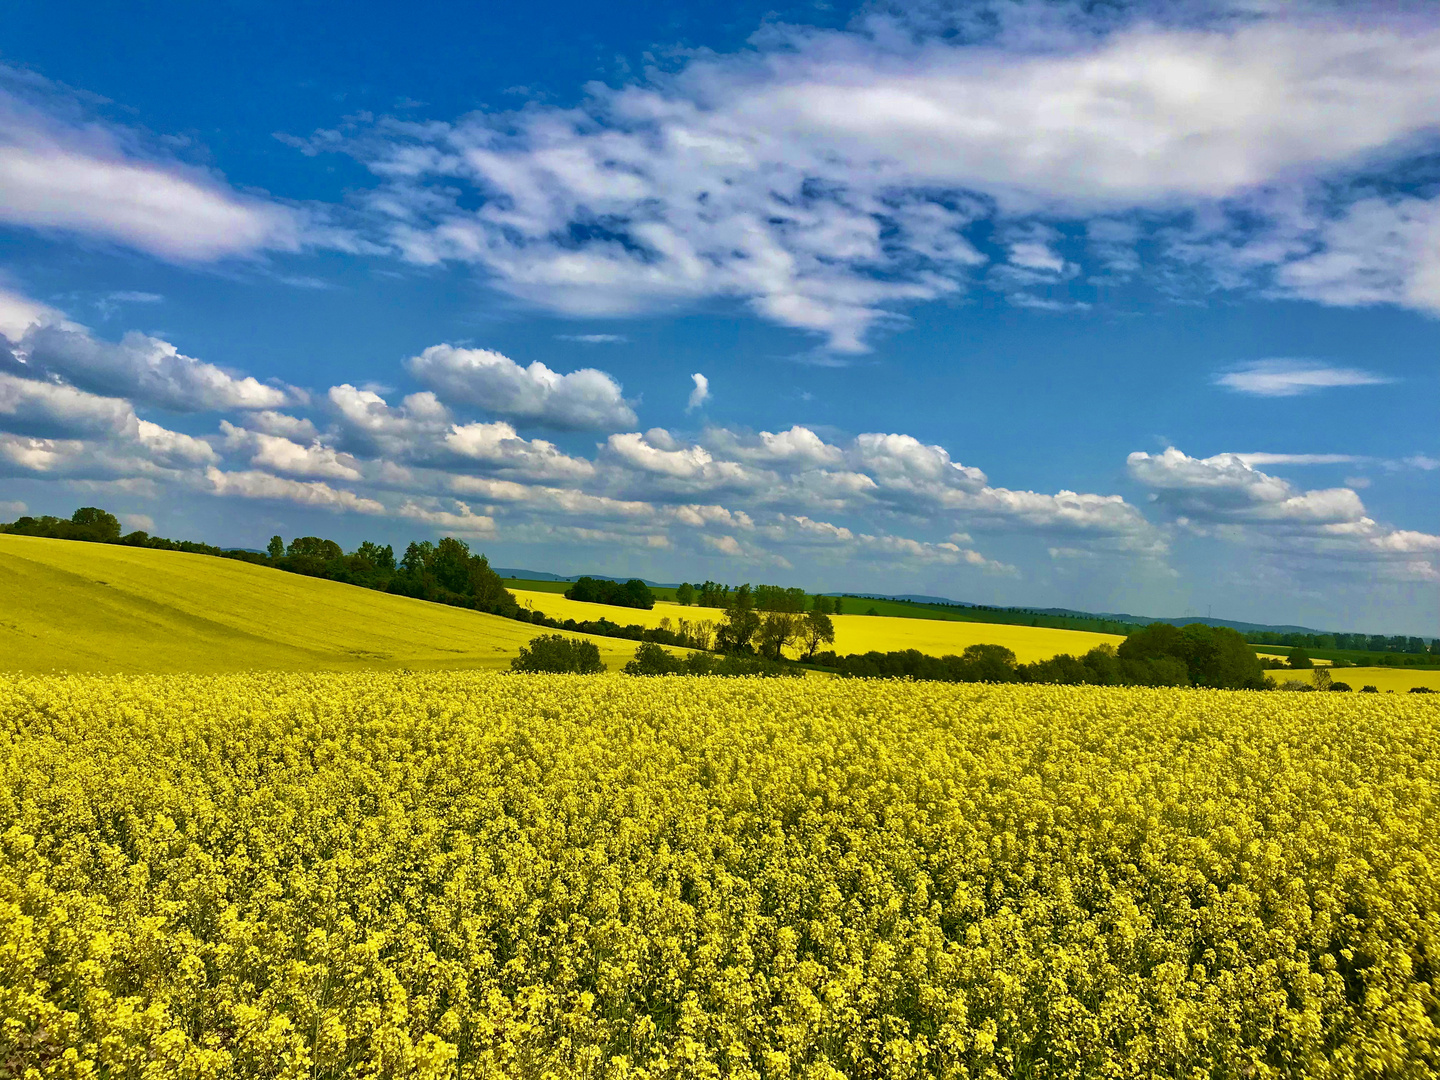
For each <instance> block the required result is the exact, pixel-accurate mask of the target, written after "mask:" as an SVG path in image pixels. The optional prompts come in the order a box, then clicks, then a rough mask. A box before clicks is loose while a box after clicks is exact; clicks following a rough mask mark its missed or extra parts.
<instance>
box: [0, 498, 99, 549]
mask: <svg viewBox="0 0 1440 1080" xmlns="http://www.w3.org/2000/svg"><path fill="white" fill-rule="evenodd" d="M0 532H8V533H14V534H16V535H18V536H45V537H50V538H51V539H54V540H86V541H89V542H90V543H95V544H114V543H117V542H119V540H120V521H119V519H118V518H116V517H115V515H114V514H111V513H108V512H107V511H104V510H101V509H100V508H99V507H97V506H82V507H80V509H78V510H76V511H75V513H73V514H71V515H70V520H69V521H66V520H65V519H64V518H57V517H51V516H50V515H48V514H47V515H45V516H44V517H38V518H34V517H22V518H18V519H17V520H15V521H13V522H11V523H10V524H9V525H3V526H0Z"/></svg>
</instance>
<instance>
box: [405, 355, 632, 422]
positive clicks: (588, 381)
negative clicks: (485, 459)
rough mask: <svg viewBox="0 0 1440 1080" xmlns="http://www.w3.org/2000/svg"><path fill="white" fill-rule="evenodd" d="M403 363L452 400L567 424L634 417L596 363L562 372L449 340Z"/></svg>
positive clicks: (517, 416)
mask: <svg viewBox="0 0 1440 1080" xmlns="http://www.w3.org/2000/svg"><path fill="white" fill-rule="evenodd" d="M406 367H407V368H408V369H409V370H410V373H411V374H412V375H414V376H415V378H417V379H419V380H420V381H421V382H422V383H424V384H425V385H427V386H429V387H430V388H431V389H433V390H435V391H436V393H438V394H439V396H440V397H441V398H442V399H443V400H445V401H447V402H450V403H451V404H465V405H478V406H479V407H480V408H482V409H488V410H489V411H490V412H493V413H498V414H500V415H501V416H507V417H513V418H515V419H519V420H529V421H533V422H535V423H538V424H541V425H544V426H547V427H553V428H560V429H566V430H577V431H589V430H595V431H614V430H615V429H617V428H622V427H629V426H632V425H633V424H634V423H635V411H634V410H633V409H631V407H630V405H629V404H628V403H627V402H626V401H625V398H624V397H623V396H622V394H621V391H620V384H619V383H618V382H616V381H615V379H614V378H613V377H612V376H610V375H607V374H606V373H605V372H603V371H598V370H596V369H595V368H581V369H580V370H578V371H572V372H570V373H569V374H568V375H561V374H559V373H557V372H554V371H551V370H550V369H549V368H548V367H546V366H545V365H544V364H542V363H540V362H539V361H538V360H537V361H535V362H534V363H532V364H531V365H530V366H529V367H524V368H522V367H521V366H520V365H519V364H517V363H515V361H514V360H511V359H510V358H509V357H508V356H503V355H501V354H500V353H498V352H493V351H491V350H489V349H458V348H455V347H454V346H452V345H432V346H431V347H430V348H428V349H426V350H425V351H424V352H423V353H421V354H420V355H419V356H415V357H411V359H410V360H408V361H407V362H406Z"/></svg>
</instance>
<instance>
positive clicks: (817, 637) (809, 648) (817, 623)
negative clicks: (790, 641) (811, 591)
mask: <svg viewBox="0 0 1440 1080" xmlns="http://www.w3.org/2000/svg"><path fill="white" fill-rule="evenodd" d="M815 599H816V600H817V601H819V600H823V599H824V597H820V596H817V597H816V598H815ZM800 637H801V640H802V641H804V642H805V658H806V659H807V660H809V659H813V658H814V656H815V650H816V649H818V648H820V646H821V645H833V644H835V624H834V623H833V622H831V621H830V616H829V615H827V614H826V613H825V612H823V611H821V610H820V609H819V607H816V608H815V609H814V610H813V611H811V612H810V613H809V614H807V615H806V616H805V621H804V624H803V627H802V629H801V635H800Z"/></svg>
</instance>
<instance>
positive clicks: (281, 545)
mask: <svg viewBox="0 0 1440 1080" xmlns="http://www.w3.org/2000/svg"><path fill="white" fill-rule="evenodd" d="M265 554H267V555H269V556H270V558H272V559H283V558H284V557H285V541H284V540H283V539H281V538H280V537H278V536H272V537H270V543H269V544H267V545H266V546H265Z"/></svg>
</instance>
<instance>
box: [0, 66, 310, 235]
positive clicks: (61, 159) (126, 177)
mask: <svg viewBox="0 0 1440 1080" xmlns="http://www.w3.org/2000/svg"><path fill="white" fill-rule="evenodd" d="M78 111H79V110H78V109H77V108H76V106H75V103H74V102H73V101H72V100H69V99H68V98H67V97H66V95H65V94H64V93H63V91H61V90H60V89H59V88H58V87H55V86H53V85H49V84H43V83H41V82H40V81H39V80H37V79H35V78H34V77H33V76H32V77H28V78H26V79H24V80H19V79H16V78H14V77H13V73H12V72H11V71H10V70H9V69H6V68H3V67H0V221H4V222H5V223H7V224H10V225H19V226H22V227H25V228H30V229H40V230H45V231H60V232H67V233H77V234H80V235H84V236H88V237H93V238H96V239H100V240H106V241H110V242H113V243H117V244H122V245H124V246H126V247H130V248H135V249H137V250H139V251H144V252H147V253H149V254H151V255H156V256H159V257H160V258H163V259H170V260H176V261H185V262H209V261H213V260H215V259H221V258H225V257H228V256H243V255H252V254H254V253H256V252H260V251H265V250H279V251H295V250H298V249H299V248H300V246H301V244H302V240H303V233H304V231H305V224H304V220H303V218H302V217H301V215H300V214H299V213H297V212H296V211H295V210H293V209H291V208H289V207H286V206H283V205H280V204H278V203H275V202H271V201H268V200H265V199H261V198H257V197H254V196H249V195H241V194H240V193H238V192H236V191H235V190H234V189H233V188H231V187H230V186H229V185H227V184H226V183H224V181H222V180H220V179H218V178H217V177H215V176H212V175H211V174H209V173H206V172H204V171H202V170H200V169H196V168H194V167H192V166H187V165H184V164H182V163H181V162H178V161H176V160H174V159H172V158H168V157H166V156H164V155H162V154H160V153H157V152H155V151H154V149H153V148H142V147H141V145H140V140H139V139H137V137H136V136H135V135H134V133H132V132H128V131H126V130H124V129H122V128H118V127H116V126H114V125H109V124H106V123H104V122H102V121H99V120H96V119H95V118H93V117H85V118H83V119H82V118H79V117H77V116H76V115H75V114H76V113H77V112H78Z"/></svg>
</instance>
